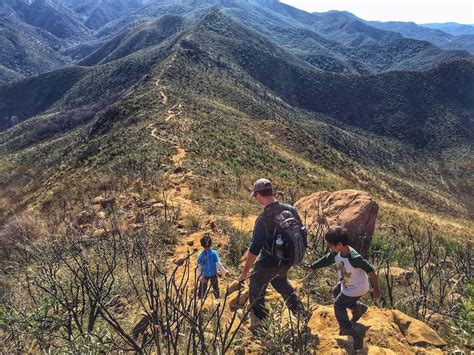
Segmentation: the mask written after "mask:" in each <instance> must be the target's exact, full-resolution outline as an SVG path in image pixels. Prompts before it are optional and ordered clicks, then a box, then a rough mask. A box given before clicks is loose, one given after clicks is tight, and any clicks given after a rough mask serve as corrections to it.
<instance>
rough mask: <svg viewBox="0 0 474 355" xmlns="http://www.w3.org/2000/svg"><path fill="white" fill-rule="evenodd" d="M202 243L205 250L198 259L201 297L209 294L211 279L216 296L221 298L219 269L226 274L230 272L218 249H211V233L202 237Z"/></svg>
mask: <svg viewBox="0 0 474 355" xmlns="http://www.w3.org/2000/svg"><path fill="white" fill-rule="evenodd" d="M201 245H202V247H203V248H204V250H203V251H202V252H201V254H199V256H198V260H197V264H198V265H197V275H198V277H199V298H201V299H202V298H205V297H206V294H207V284H208V282H209V281H211V286H212V289H213V291H214V296H215V297H216V298H220V293H219V280H218V278H217V271H218V270H219V271H220V272H221V273H223V274H224V275H227V274H229V271H227V270H226V269H225V268H224V266H223V265H222V264H221V261H220V259H219V255H218V254H217V251H216V250H214V249H211V246H212V239H211V237H210V235H209V234H205V235H204V236H203V237H202V238H201Z"/></svg>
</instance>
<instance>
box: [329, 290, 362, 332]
mask: <svg viewBox="0 0 474 355" xmlns="http://www.w3.org/2000/svg"><path fill="white" fill-rule="evenodd" d="M332 294H333V295H334V313H335V314H336V319H337V321H338V322H339V326H340V327H341V328H352V323H351V321H350V320H349V316H348V315H347V308H349V309H353V308H354V307H355V306H356V304H357V301H358V300H359V298H360V297H349V296H346V295H345V294H343V293H342V291H341V283H338V284H337V285H336V286H334V288H333V289H332Z"/></svg>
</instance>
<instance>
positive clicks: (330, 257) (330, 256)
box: [311, 252, 336, 270]
mask: <svg viewBox="0 0 474 355" xmlns="http://www.w3.org/2000/svg"><path fill="white" fill-rule="evenodd" d="M335 260H336V253H333V252H330V253H327V254H326V255H325V256H323V257H322V258H321V259H319V260H317V261H315V262H314V263H312V264H311V269H313V270H315V269H320V268H322V267H326V266H329V265H332V264H334V262H335Z"/></svg>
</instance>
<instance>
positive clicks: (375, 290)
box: [368, 271, 381, 300]
mask: <svg viewBox="0 0 474 355" xmlns="http://www.w3.org/2000/svg"><path fill="white" fill-rule="evenodd" d="M368 275H369V278H370V284H371V285H372V289H373V291H372V295H373V296H374V298H375V299H376V300H378V299H380V296H381V295H380V289H379V280H378V278H377V274H376V273H375V271H372V272H369V274H368Z"/></svg>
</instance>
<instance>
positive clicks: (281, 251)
mask: <svg viewBox="0 0 474 355" xmlns="http://www.w3.org/2000/svg"><path fill="white" fill-rule="evenodd" d="M251 196H253V197H255V199H256V200H257V201H258V202H259V203H260V204H262V205H263V206H265V207H264V209H263V212H262V213H261V214H260V215H259V216H258V218H257V220H256V222H255V227H254V230H253V236H252V242H251V245H250V248H249V250H248V253H247V260H246V262H245V266H244V269H243V271H242V274H241V275H240V278H239V281H240V282H244V281H245V280H246V279H247V278H249V271H250V268H251V267H252V266H253V265H254V263H255V261H256V260H257V257H258V260H257V262H256V263H255V266H254V269H253V272H252V273H251V275H250V286H249V302H250V304H251V305H252V311H251V312H250V323H251V324H250V329H251V330H252V332H255V331H256V330H257V328H258V325H259V324H260V321H261V320H263V319H264V318H265V317H266V316H267V312H266V309H265V291H266V288H267V286H268V284H269V283H270V284H271V285H272V286H273V288H274V289H275V290H276V291H277V292H278V293H280V294H281V295H282V296H283V298H284V300H285V304H286V305H287V307H288V308H289V309H290V310H291V311H292V312H293V313H295V314H299V315H300V316H302V317H303V318H304V319H305V320H306V319H307V317H308V316H309V312H308V311H306V310H305V309H304V306H303V304H302V303H301V301H300V300H299V298H298V296H297V295H296V293H295V289H294V288H293V287H292V286H291V284H290V283H289V282H288V271H289V270H290V268H291V267H292V266H293V265H296V264H298V263H299V262H301V260H302V259H303V256H304V253H305V249H306V228H305V226H304V225H303V223H302V221H301V218H300V216H299V215H298V212H297V211H296V209H295V208H294V207H293V206H290V205H285V204H282V203H280V202H279V201H277V200H276V199H275V197H274V196H273V186H272V183H271V182H270V181H269V180H267V179H259V180H257V181H256V182H255V183H254V185H253V191H252V195H251Z"/></svg>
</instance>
